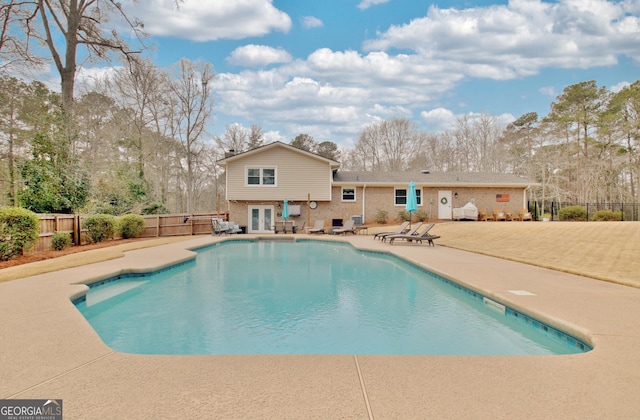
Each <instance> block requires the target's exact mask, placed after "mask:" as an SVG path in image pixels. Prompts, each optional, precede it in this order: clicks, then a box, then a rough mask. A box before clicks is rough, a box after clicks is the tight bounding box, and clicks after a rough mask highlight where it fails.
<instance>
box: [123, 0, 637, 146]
mask: <svg viewBox="0 0 640 420" xmlns="http://www.w3.org/2000/svg"><path fill="white" fill-rule="evenodd" d="M171 4H172V1H171V0H141V1H140V2H139V3H137V4H136V5H135V6H132V5H131V4H130V3H128V2H127V6H126V7H127V8H128V11H129V12H130V13H132V14H134V15H136V16H138V17H140V18H141V19H142V20H143V21H144V22H145V29H146V30H147V32H149V34H150V35H151V38H150V39H149V40H148V43H150V44H152V45H153V46H154V48H155V49H154V51H152V52H149V53H148V54H149V56H150V57H151V58H152V59H153V61H154V62H155V63H157V64H158V65H161V66H170V65H171V64H172V63H175V62H177V61H178V60H179V59H180V58H182V57H186V58H189V59H191V60H198V59H202V60H206V61H208V62H210V63H212V64H213V65H214V68H215V72H216V78H215V83H214V92H213V94H214V100H215V106H214V116H215V119H214V121H212V125H211V126H210V128H209V134H210V135H211V136H214V135H221V134H222V133H223V132H224V130H225V127H226V125H228V124H232V123H239V124H242V125H243V126H245V127H249V126H250V125H251V124H252V123H257V124H259V125H260V126H262V128H263V129H264V131H265V132H267V134H268V140H269V141H275V140H280V141H284V142H289V141H290V140H291V139H293V138H294V137H295V136H296V135H298V134H300V133H306V134H309V135H311V136H312V137H314V138H315V139H316V141H319V142H320V141H325V140H329V141H334V142H336V143H337V144H338V145H340V146H343V147H350V146H352V145H353V144H354V143H355V142H356V141H357V139H358V135H359V133H360V132H361V130H362V128H363V127H365V126H367V125H368V124H371V123H372V122H374V121H376V120H377V119H389V118H393V117H405V118H409V119H411V120H412V121H414V122H415V123H416V124H417V125H418V126H419V127H420V128H421V129H422V130H424V131H433V132H437V131H442V130H446V129H449V128H452V127H453V126H454V125H455V121H456V118H458V117H460V116H463V115H466V116H469V117H474V116H477V115H478V114H479V113H482V112H486V113H489V114H491V115H493V116H494V117H496V118H500V119H501V120H502V121H505V122H508V121H510V120H513V119H514V118H517V117H519V116H520V115H522V114H524V113H526V112H530V111H536V112H538V113H539V114H540V116H544V115H546V114H547V113H548V111H549V105H550V104H551V102H552V101H553V100H554V99H555V97H556V96H557V95H559V94H560V93H562V89H563V88H564V87H566V86H568V85H570V84H574V83H578V82H582V81H586V80H596V81H597V83H598V85H599V86H606V87H607V88H609V89H611V90H614V91H615V90H619V89H620V88H621V87H622V86H624V85H625V84H628V83H631V82H633V81H635V80H637V79H640V77H638V75H639V74H640V72H639V71H638V70H639V61H638V60H640V0H623V1H605V0H559V1H542V0H511V1H489V0H473V1H472V0H467V1H433V2H430V1H417V0H323V1H317V0H304V1H303V0H233V1H232V0H224V1H223V0H186V1H185V2H184V3H183V4H182V5H181V6H180V8H179V10H175V8H173V7H172V6H171Z"/></svg>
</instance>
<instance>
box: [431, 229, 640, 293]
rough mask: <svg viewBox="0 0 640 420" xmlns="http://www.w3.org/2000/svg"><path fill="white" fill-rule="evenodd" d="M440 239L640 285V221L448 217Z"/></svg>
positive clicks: (442, 242) (448, 243) (469, 248)
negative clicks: (466, 219) (450, 219)
mask: <svg viewBox="0 0 640 420" xmlns="http://www.w3.org/2000/svg"><path fill="white" fill-rule="evenodd" d="M432 232H433V233H434V234H437V235H440V236H442V238H441V239H438V241H437V243H438V244H440V245H445V246H448V247H451V248H457V249H462V250H466V251H472V252H476V253H481V254H486V255H491V256H496V257H501V258H505V259H509V260H513V261H518V262H523V263H527V264H533V265H538V266H541V267H547V268H551V269H554V270H559V271H564V272H568V273H573V274H580V275H583V276H588V277H593V278H597V279H601V280H606V281H611V282H615V283H620V284H625V285H630V286H634V287H640V277H639V276H638V273H640V223H638V222H586V223H585V222H550V223H543V222H448V223H441V224H438V225H437V226H436V227H434V228H433V230H432Z"/></svg>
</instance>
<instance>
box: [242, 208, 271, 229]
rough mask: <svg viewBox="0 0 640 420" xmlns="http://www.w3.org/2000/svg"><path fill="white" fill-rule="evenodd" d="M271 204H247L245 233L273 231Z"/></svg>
mask: <svg viewBox="0 0 640 420" xmlns="http://www.w3.org/2000/svg"><path fill="white" fill-rule="evenodd" d="M273 222H274V218H273V206H249V222H248V225H249V229H248V232H247V233H273V230H272V227H273Z"/></svg>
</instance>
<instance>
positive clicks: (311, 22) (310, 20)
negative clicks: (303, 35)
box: [302, 16, 324, 29]
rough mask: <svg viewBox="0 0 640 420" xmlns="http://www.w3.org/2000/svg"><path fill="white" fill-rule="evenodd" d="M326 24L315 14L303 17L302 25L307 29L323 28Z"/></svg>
mask: <svg viewBox="0 0 640 420" xmlns="http://www.w3.org/2000/svg"><path fill="white" fill-rule="evenodd" d="M323 25H324V24H323V23H322V21H321V20H320V19H318V18H317V17H313V16H305V17H303V18H302V27H303V28H305V29H312V28H321V27H322V26H323Z"/></svg>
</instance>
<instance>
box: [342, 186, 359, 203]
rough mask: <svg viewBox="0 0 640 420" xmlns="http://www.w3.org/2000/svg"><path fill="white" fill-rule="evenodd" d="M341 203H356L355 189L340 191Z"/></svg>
mask: <svg viewBox="0 0 640 420" xmlns="http://www.w3.org/2000/svg"><path fill="white" fill-rule="evenodd" d="M342 201H356V189H355V188H343V189H342Z"/></svg>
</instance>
